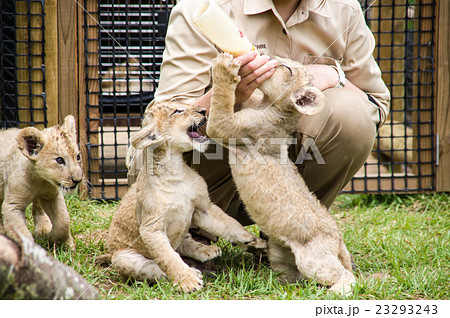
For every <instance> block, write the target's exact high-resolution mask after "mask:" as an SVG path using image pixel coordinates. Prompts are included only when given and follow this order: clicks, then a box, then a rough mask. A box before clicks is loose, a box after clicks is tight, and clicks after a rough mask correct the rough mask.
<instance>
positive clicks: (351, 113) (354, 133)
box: [325, 88, 376, 151]
mask: <svg viewBox="0 0 450 318" xmlns="http://www.w3.org/2000/svg"><path fill="white" fill-rule="evenodd" d="M325 96H326V98H327V106H328V107H329V112H330V114H329V119H328V121H329V122H328V124H329V125H330V126H332V127H333V131H334V133H335V135H334V136H333V139H334V141H340V144H341V145H342V147H348V150H349V151H355V150H357V149H361V150H363V151H367V149H371V148H372V146H373V142H374V140H375V135H376V123H375V122H374V120H373V118H374V114H373V112H374V111H376V108H375V106H372V105H370V104H369V103H370V102H369V101H368V100H367V101H365V100H364V98H362V97H361V96H360V95H358V94H356V93H354V92H352V91H349V90H347V89H342V88H341V89H330V90H327V91H325Z"/></svg>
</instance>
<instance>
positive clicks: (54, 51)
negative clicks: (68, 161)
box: [45, 0, 60, 126]
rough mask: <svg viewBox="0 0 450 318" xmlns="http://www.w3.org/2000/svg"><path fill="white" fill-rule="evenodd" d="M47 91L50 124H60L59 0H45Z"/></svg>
mask: <svg viewBox="0 0 450 318" xmlns="http://www.w3.org/2000/svg"><path fill="white" fill-rule="evenodd" d="M45 91H46V94H47V121H48V125H49V126H54V125H56V124H59V123H60V122H59V117H58V114H59V107H58V106H59V103H58V7H57V0H46V1H45Z"/></svg>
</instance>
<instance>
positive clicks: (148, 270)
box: [108, 102, 266, 292]
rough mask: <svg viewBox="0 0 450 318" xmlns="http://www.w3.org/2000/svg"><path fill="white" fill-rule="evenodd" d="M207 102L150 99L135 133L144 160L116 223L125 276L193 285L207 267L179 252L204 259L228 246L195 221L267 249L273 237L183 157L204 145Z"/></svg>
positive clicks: (116, 255) (113, 233) (117, 262)
mask: <svg viewBox="0 0 450 318" xmlns="http://www.w3.org/2000/svg"><path fill="white" fill-rule="evenodd" d="M205 122H206V117H205V110H204V109H203V108H201V107H193V106H189V105H183V104H179V103H174V102H165V103H159V104H155V105H151V106H149V107H147V110H146V113H145V119H144V121H143V128H142V129H141V130H140V131H139V132H138V133H136V134H135V135H133V136H132V138H131V143H132V145H133V146H134V147H135V148H137V151H136V153H135V155H134V160H138V158H142V157H141V156H143V157H144V158H145V160H144V161H143V168H142V169H141V171H140V172H139V174H138V177H137V180H136V182H135V183H134V184H133V185H132V186H131V188H130V189H129V190H128V192H127V193H126V195H125V196H124V198H123V199H122V201H121V203H120V205H119V207H118V209H117V212H116V214H115V215H114V217H113V220H112V223H111V227H110V229H109V236H108V246H109V249H110V252H111V254H112V255H111V260H112V267H113V268H114V269H116V270H117V271H118V272H119V273H120V275H121V276H123V277H126V278H127V277H133V278H135V279H138V280H144V279H146V280H148V281H155V280H158V279H160V278H163V277H167V278H169V279H171V280H172V281H173V283H174V284H175V285H178V288H179V289H181V290H183V291H185V292H191V291H194V290H196V289H199V288H201V287H202V284H203V282H202V275H201V273H200V271H198V270H197V269H194V268H191V267H189V266H188V265H187V264H186V263H185V262H184V261H183V260H182V258H181V257H180V254H181V255H183V256H188V257H191V258H193V259H196V260H198V261H201V262H205V261H207V260H210V259H213V258H215V257H217V256H219V255H220V254H221V250H220V248H219V247H217V246H215V245H204V244H201V243H199V242H196V241H194V240H193V238H192V237H191V235H190V234H189V233H188V230H189V227H190V226H191V223H192V224H195V225H196V226H197V227H199V228H202V229H204V230H206V231H207V232H209V233H212V234H214V235H219V236H222V237H223V238H224V239H226V240H229V241H231V242H238V243H243V244H245V245H247V246H252V247H255V248H260V249H263V248H265V247H266V242H265V241H263V240H261V239H260V238H258V237H256V236H254V235H252V234H250V233H248V232H247V231H246V230H245V229H244V228H243V227H242V226H241V225H240V224H239V223H238V222H237V221H236V220H234V219H232V218H231V217H229V216H228V215H226V214H225V213H224V212H223V211H222V210H221V209H220V208H219V207H218V206H216V205H215V204H213V203H212V202H211V201H210V199H209V194H208V190H207V186H206V182H205V181H204V180H203V179H202V178H201V177H200V176H199V175H198V174H197V173H196V172H195V171H194V170H192V169H191V168H190V167H189V166H187V164H186V163H185V162H184V160H183V156H182V154H183V152H186V151H190V150H192V149H196V150H198V151H204V150H205V149H206V147H205V144H206V143H207V140H206V138H205V137H204V136H202V135H201V134H200V133H199V131H198V130H197V129H198V127H199V126H201V125H203V124H204V123H205Z"/></svg>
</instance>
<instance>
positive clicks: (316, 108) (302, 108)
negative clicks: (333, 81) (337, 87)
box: [295, 87, 325, 115]
mask: <svg viewBox="0 0 450 318" xmlns="http://www.w3.org/2000/svg"><path fill="white" fill-rule="evenodd" d="M324 107H325V96H324V95H323V93H322V92H321V91H320V90H319V89H318V88H316V87H309V88H307V89H306V90H304V91H303V92H302V93H301V94H300V96H297V97H296V100H295V108H296V109H297V110H298V111H299V112H300V113H302V114H305V115H315V114H317V113H319V112H320V111H322V110H323V108H324Z"/></svg>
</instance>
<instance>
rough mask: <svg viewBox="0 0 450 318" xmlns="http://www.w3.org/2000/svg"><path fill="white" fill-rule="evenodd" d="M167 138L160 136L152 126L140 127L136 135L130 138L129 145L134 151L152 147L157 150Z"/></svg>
mask: <svg viewBox="0 0 450 318" xmlns="http://www.w3.org/2000/svg"><path fill="white" fill-rule="evenodd" d="M166 140H167V138H166V137H164V136H163V135H161V133H160V132H159V131H158V130H156V129H155V128H154V127H153V126H145V127H142V129H141V130H139V131H138V132H137V133H136V134H134V135H133V136H131V140H130V141H131V144H132V145H133V147H134V148H136V149H143V148H147V147H152V148H153V149H155V148H158V147H159V146H160V145H161V144H162V143H163V142H164V141H166Z"/></svg>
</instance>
